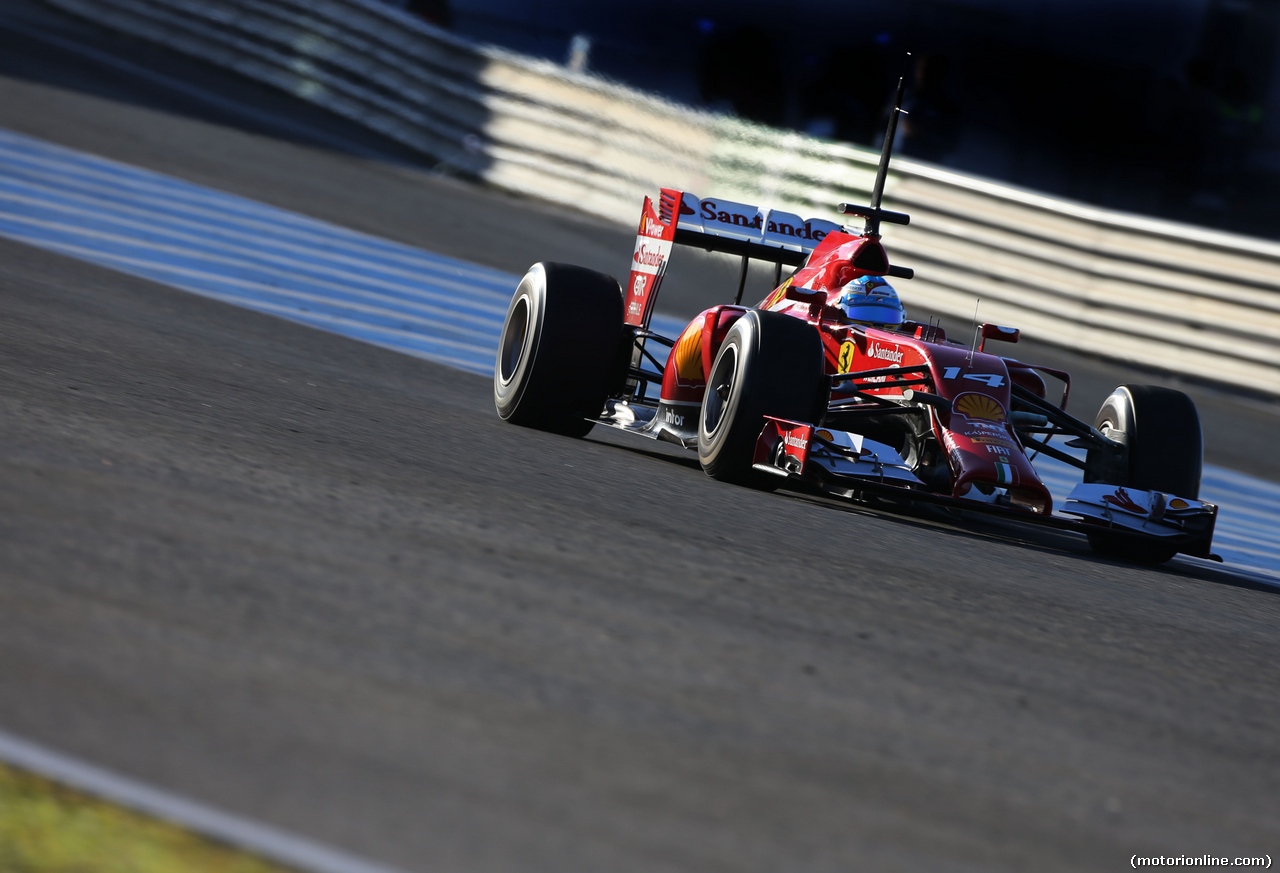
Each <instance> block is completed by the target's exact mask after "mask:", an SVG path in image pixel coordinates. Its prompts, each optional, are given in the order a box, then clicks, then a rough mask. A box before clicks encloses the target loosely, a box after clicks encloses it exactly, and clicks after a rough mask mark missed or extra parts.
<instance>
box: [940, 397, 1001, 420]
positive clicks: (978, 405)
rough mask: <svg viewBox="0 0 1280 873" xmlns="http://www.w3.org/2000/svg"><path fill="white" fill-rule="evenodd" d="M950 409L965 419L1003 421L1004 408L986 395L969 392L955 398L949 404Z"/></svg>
mask: <svg viewBox="0 0 1280 873" xmlns="http://www.w3.org/2000/svg"><path fill="white" fill-rule="evenodd" d="M951 409H952V411H953V412H958V413H960V414H961V415H963V416H964V417H965V418H969V419H976V420H978V421H1004V418H1005V414H1004V407H1003V406H1002V405H1000V401H998V400H996V399H995V398H994V397H988V396H987V395H986V394H975V393H974V392H971V391H970V392H967V393H965V394H961V395H960V396H959V397H957V398H956V399H955V402H954V403H952V404H951Z"/></svg>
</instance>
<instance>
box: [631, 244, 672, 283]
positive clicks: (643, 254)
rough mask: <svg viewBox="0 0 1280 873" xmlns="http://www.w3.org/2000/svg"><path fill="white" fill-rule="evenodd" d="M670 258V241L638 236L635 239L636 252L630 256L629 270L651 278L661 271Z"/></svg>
mask: <svg viewBox="0 0 1280 873" xmlns="http://www.w3.org/2000/svg"><path fill="white" fill-rule="evenodd" d="M670 256H671V241H670V240H665V239H649V238H648V237H644V236H640V237H637V238H636V250H635V251H634V252H633V253H632V255H631V269H632V271H633V272H636V273H644V274H646V275H650V276H652V275H655V274H656V273H658V272H659V271H660V270H661V268H662V265H663V264H664V263H665V262H666V260H667V258H668V257H670Z"/></svg>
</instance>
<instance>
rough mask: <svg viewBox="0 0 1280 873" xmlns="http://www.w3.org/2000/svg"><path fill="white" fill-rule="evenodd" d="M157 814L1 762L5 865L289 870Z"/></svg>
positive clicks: (25, 868)
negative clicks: (132, 807) (135, 810)
mask: <svg viewBox="0 0 1280 873" xmlns="http://www.w3.org/2000/svg"><path fill="white" fill-rule="evenodd" d="M286 870H287V868H285V867H281V866H279V865H276V864H272V863H268V862H267V861H263V860H262V859H260V858H256V857H254V856H252V855H247V854H245V853H244V852H241V851H238V850H236V849H232V848H229V847H228V846H225V845H223V844H221V843H217V842H214V841H213V840H210V839H207V838H205V837H202V836H199V835H197V834H193V833H191V832H190V831H186V830H183V829H182V828H180V827H178V826H176V825H173V824H170V823H168V822H165V821H160V820H159V819H154V818H149V817H147V816H145V815H141V814H139V813H136V812H132V811H131V810H127V809H122V808H121V807H118V806H114V805H112V804H110V803H106V802H104V801H101V800H98V799H96V798H94V797H91V796H89V795H87V794H84V793H82V792H79V791H75V790H73V789H70V788H67V787H66V786H63V785H59V784H58V783H56V782H52V781H50V780H48V779H44V778H42V777H40V776H35V775H33V774H31V773H27V772H25V771H23V770H17V769H15V768H12V767H9V766H6V765H5V764H0V871H4V873H191V871H198V873H286Z"/></svg>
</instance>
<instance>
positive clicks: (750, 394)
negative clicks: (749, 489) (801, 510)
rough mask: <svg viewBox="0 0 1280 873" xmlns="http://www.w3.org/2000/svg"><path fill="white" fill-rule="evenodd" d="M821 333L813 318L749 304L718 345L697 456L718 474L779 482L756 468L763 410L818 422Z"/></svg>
mask: <svg viewBox="0 0 1280 873" xmlns="http://www.w3.org/2000/svg"><path fill="white" fill-rule="evenodd" d="M822 379H823V353H822V339H821V337H820V336H819V335H818V331H817V329H816V328H814V327H813V326H812V325H810V324H808V323H807V322H805V321H802V320H801V319H798V318H795V317H792V316H790V315H783V314H782V313H777V312H765V311H761V310H755V309H753V310H750V311H748V312H747V313H745V314H744V315H743V316H742V317H741V318H739V319H738V320H737V321H736V322H734V324H733V326H732V327H730V328H729V332H728V334H727V335H726V336H725V339H724V342H723V343H721V345H720V349H719V351H717V353H716V357H715V362H714V363H713V364H712V366H711V376H710V378H709V379H708V380H707V390H706V394H705V395H704V397H703V400H702V408H701V410H700V413H699V416H698V461H699V462H700V463H701V464H702V469H703V470H705V471H706V473H707V474H708V475H709V476H711V477H712V478H714V479H719V480H721V481H723V482H733V483H735V484H740V485H751V486H753V487H757V488H770V487H777V486H778V485H779V484H781V477H776V476H770V475H769V474H767V473H758V472H756V471H754V470H753V469H752V462H753V458H754V455H755V446H756V441H757V440H758V439H759V437H760V432H761V430H762V429H763V428H764V416H766V415H771V416H774V417H776V418H786V419H790V420H792V421H803V422H812V423H817V422H818V420H819V419H820V418H821V417H822V414H823V413H824V412H825V409H822V408H820V406H821V405H822V404H823V403H824V402H825V400H826V393H825V391H824V390H823V387H824V386H823V382H822Z"/></svg>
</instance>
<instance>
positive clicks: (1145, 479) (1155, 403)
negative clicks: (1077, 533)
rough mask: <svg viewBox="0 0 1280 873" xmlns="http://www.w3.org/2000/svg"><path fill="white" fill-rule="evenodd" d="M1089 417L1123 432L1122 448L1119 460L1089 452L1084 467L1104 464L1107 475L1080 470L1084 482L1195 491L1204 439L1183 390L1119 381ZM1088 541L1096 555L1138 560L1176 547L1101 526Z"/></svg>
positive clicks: (1160, 558) (1165, 555)
mask: <svg viewBox="0 0 1280 873" xmlns="http://www.w3.org/2000/svg"><path fill="white" fill-rule="evenodd" d="M1093 423H1094V427H1096V428H1097V429H1098V430H1099V431H1101V432H1102V433H1103V434H1104V435H1108V434H1109V433H1111V432H1117V431H1118V432H1120V433H1122V434H1124V440H1125V444H1126V448H1125V452H1124V456H1123V457H1122V458H1121V459H1120V462H1119V463H1108V462H1107V461H1108V459H1103V458H1099V457H1097V456H1096V454H1095V453H1091V455H1093V456H1092V457H1090V458H1089V460H1088V462H1087V467H1088V468H1089V469H1090V470H1101V469H1108V468H1109V469H1111V470H1112V471H1113V475H1111V476H1107V477H1105V479H1104V477H1102V476H1098V475H1090V474H1089V473H1086V475H1085V481H1086V482H1091V481H1100V480H1101V481H1106V482H1107V483H1108V484H1115V485H1123V486H1126V487H1130V488H1135V489H1138V490H1141V491H1162V492H1164V493H1166V494H1174V495H1177V496H1178V497H1189V498H1192V499H1195V498H1198V497H1199V496H1200V475H1201V470H1202V467H1203V458H1204V443H1203V438H1202V436H1201V432H1200V415H1199V413H1198V412H1197V411H1196V405H1195V403H1194V402H1193V401H1192V399H1191V398H1190V397H1188V396H1187V395H1186V394H1183V393H1182V392H1181V391H1174V390H1173V389H1171V388H1160V387H1157V386H1155V385H1121V386H1120V387H1119V388H1117V389H1116V390H1115V391H1113V392H1111V396H1109V397H1108V398H1107V399H1106V400H1104V401H1103V403H1102V407H1101V408H1100V409H1099V410H1098V415H1097V416H1096V417H1095V418H1094V422H1093ZM1113 480H1119V481H1113ZM1089 546H1090V547H1091V548H1092V549H1093V550H1094V551H1095V552H1097V553H1099V554H1101V555H1106V556H1107V557H1111V558H1119V559H1121V560H1126V561H1135V562H1138V563H1143V564H1163V563H1164V562H1165V561H1167V560H1169V559H1170V558H1172V557H1173V556H1174V555H1175V554H1177V549H1175V548H1172V547H1170V546H1165V545H1161V544H1160V543H1159V542H1145V541H1142V540H1136V539H1130V538H1128V537H1120V536H1115V535H1113V534H1109V533H1106V532H1102V531H1098V532H1096V533H1090V534H1089Z"/></svg>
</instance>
